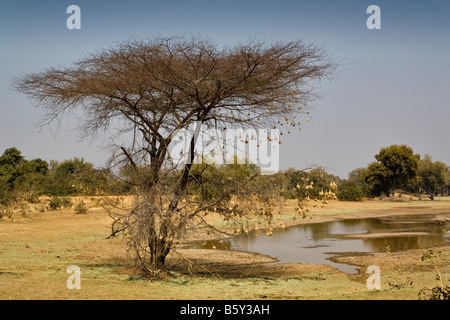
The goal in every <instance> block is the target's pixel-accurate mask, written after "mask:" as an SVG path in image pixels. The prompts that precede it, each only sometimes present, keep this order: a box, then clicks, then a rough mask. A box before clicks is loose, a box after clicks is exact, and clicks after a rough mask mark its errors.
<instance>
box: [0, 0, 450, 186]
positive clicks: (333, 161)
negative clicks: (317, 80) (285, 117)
mask: <svg viewBox="0 0 450 320" xmlns="http://www.w3.org/2000/svg"><path fill="white" fill-rule="evenodd" d="M72 4H75V5H78V6H79V7H80V8H81V15H82V16H81V27H82V28H81V30H68V29H67V28H66V19H67V18H68V16H69V15H68V14H67V13H66V8H67V7H68V6H69V5H72ZM371 4H375V5H378V6H379V7H380V8H381V28H382V29H381V30H369V29H367V27H366V20H367V18H368V17H369V14H367V13H366V9H367V7H368V6H369V5H371ZM184 33H188V34H191V33H193V34H199V35H202V36H206V37H209V38H211V39H213V40H215V41H217V42H220V43H223V44H233V43H235V42H239V41H242V40H246V39H248V38H264V39H269V40H270V39H275V40H297V39H303V40H305V41H307V42H308V41H314V42H316V43H317V44H319V45H322V46H323V47H324V48H325V49H326V50H328V51H329V52H330V53H331V54H332V55H333V56H335V57H336V58H338V59H340V60H342V61H343V62H344V63H346V64H345V65H344V66H343V67H342V68H341V71H342V72H341V74H340V75H339V77H338V78H337V80H336V81H334V82H331V83H328V82H326V83H324V84H323V87H322V97H323V98H322V99H321V100H320V101H318V102H317V104H316V106H315V109H314V110H313V111H312V117H311V121H310V122H309V123H308V124H307V125H305V126H304V130H303V131H302V132H298V133H296V134H295V135H291V136H289V137H286V138H285V139H284V142H283V144H282V145H281V167H282V169H286V168H288V167H296V168H303V167H305V166H307V165H308V164H317V165H322V166H326V167H328V168H329V170H330V172H332V173H334V174H336V175H339V176H341V177H343V178H345V177H346V176H347V173H348V172H349V171H351V170H352V169H355V168H358V167H365V166H367V164H368V163H369V162H371V161H373V159H374V158H373V156H374V155H375V154H376V153H377V152H378V151H379V149H380V148H381V147H384V146H388V145H391V144H407V145H409V146H411V147H412V148H413V149H414V151H415V152H417V153H420V154H422V155H423V154H425V153H430V154H431V155H432V156H433V157H434V159H435V160H440V161H443V162H446V163H447V164H449V165H450V147H449V144H450V125H449V124H450V123H449V119H450V102H449V101H450V99H449V98H450V59H449V57H450V1H443V0H428V1H384V0H383V1H381V0H380V1H378V0H371V1H365V0H353V1H350V0H344V1H336V0H334V1H331V0H330V1H329V0H315V1H310V0H308V1H300V0H296V1H283V0H282V1H280V0H278V1H256V0H252V1H245V0H241V1H234V0H233V1H224V0H222V1H215V0H209V1H187V0H185V1H143V0H140V1H138V0H129V1H120V2H119V1H84V0H71V1H61V0H59V1H56V0H55V1H47V0H40V1H37V0H34V1H30V0H27V1H24V0H15V1H6V0H0V97H1V100H0V152H3V150H4V149H6V148H8V147H11V146H15V147H17V148H19V149H20V150H21V151H22V152H23V154H24V155H25V156H26V157H27V158H29V159H32V158H38V157H39V158H42V159H44V160H50V159H55V160H64V159H70V158H73V157H84V158H85V159H86V160H87V161H91V162H94V163H95V164H96V165H99V166H100V165H102V164H103V162H104V161H105V160H106V158H107V153H106V152H104V151H103V150H102V145H103V144H104V143H105V141H103V140H102V139H99V140H96V141H95V142H93V143H88V142H82V141H79V139H78V138H77V131H76V130H75V123H74V122H73V121H71V120H68V121H66V122H64V123H62V126H61V130H60V131H59V132H55V133H54V135H52V132H51V131H50V130H49V129H48V128H43V129H42V130H41V131H36V126H35V124H34V123H36V122H37V121H38V118H39V115H40V111H39V110H38V109H36V108H34V107H33V105H32V103H31V102H30V101H29V100H28V99H27V98H26V97H25V96H23V95H19V94H17V93H15V92H13V91H12V90H11V88H10V85H9V81H10V78H11V76H14V75H20V74H22V73H24V72H36V71H39V70H42V69H44V68H46V67H49V66H55V65H67V64H70V63H71V62H73V61H75V60H78V59H79V58H80V57H82V55H83V53H86V52H92V51H95V50H96V49H98V48H100V47H102V46H111V45H112V44H113V42H114V41H120V40H124V39H127V38H128V37H130V36H137V37H149V36H153V35H172V34H184Z"/></svg>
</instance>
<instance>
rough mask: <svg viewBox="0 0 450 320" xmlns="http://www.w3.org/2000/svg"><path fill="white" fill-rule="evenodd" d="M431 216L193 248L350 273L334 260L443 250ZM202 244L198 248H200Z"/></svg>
mask: <svg viewBox="0 0 450 320" xmlns="http://www.w3.org/2000/svg"><path fill="white" fill-rule="evenodd" d="M435 219H436V217H435V216H434V215H429V214H427V215H398V216H388V217H378V218H363V219H347V220H340V221H332V222H320V223H311V224H301V225H298V226H293V227H289V228H286V229H281V228H280V229H274V230H273V234H272V236H271V237H268V236H266V235H265V231H264V230H263V231H259V236H258V237H255V236H254V233H255V232H251V233H250V234H249V235H246V234H240V235H236V236H234V237H232V238H230V239H226V240H223V241H222V242H219V241H207V242H206V243H203V242H196V243H194V244H193V245H192V247H193V248H212V246H215V247H216V248H217V249H222V250H238V251H246V252H256V253H260V254H264V255H268V256H271V257H274V258H276V259H277V262H276V263H314V264H326V265H331V266H333V267H335V268H337V269H339V270H341V271H343V272H346V273H349V274H355V273H358V269H359V267H358V266H354V265H349V264H344V263H337V262H335V261H333V260H332V258H333V257H336V256H342V255H345V254H349V253H351V254H357V253H367V252H378V251H383V250H389V251H391V252H392V251H401V250H408V249H420V248H427V247H431V246H436V245H445V244H446V243H449V241H450V231H449V230H450V222H449V221H448V220H443V221H440V223H437V222H436V221H438V220H435ZM202 243H203V244H202Z"/></svg>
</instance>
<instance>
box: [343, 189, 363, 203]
mask: <svg viewBox="0 0 450 320" xmlns="http://www.w3.org/2000/svg"><path fill="white" fill-rule="evenodd" d="M337 198H338V199H339V201H362V200H363V198H364V192H363V190H362V188H361V187H359V186H349V187H346V188H344V189H342V190H340V191H339V192H338V193H337Z"/></svg>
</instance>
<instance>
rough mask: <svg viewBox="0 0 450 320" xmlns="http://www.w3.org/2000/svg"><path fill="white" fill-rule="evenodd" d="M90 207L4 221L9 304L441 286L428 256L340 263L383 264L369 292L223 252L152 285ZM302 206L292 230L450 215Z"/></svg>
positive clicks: (406, 292) (202, 256) (1, 275)
mask: <svg viewBox="0 0 450 320" xmlns="http://www.w3.org/2000/svg"><path fill="white" fill-rule="evenodd" d="M84 200H85V202H86V203H87V204H88V205H89V206H91V209H90V211H89V212H88V214H86V215H78V214H75V212H74V211H73V210H68V211H55V212H51V211H47V212H39V211H38V210H35V209H34V208H33V207H30V208H29V209H28V211H27V213H26V217H23V216H22V215H21V214H16V215H14V216H13V217H12V219H2V220H1V221H0V243H1V247H0V299H417V294H418V292H419V290H420V289H422V288H423V287H429V288H430V287H433V286H436V285H437V282H436V280H435V271H434V269H433V267H432V266H431V265H430V264H429V263H427V262H422V261H421V260H420V257H421V255H422V250H412V251H407V252H402V253H389V252H383V253H375V254H370V255H361V256H353V257H345V258H344V257H341V258H339V259H341V260H345V261H346V262H347V263H353V264H357V265H360V266H362V268H361V269H362V270H365V267H367V266H369V265H372V264H375V265H378V266H379V267H380V268H381V272H382V274H381V275H382V278H381V279H382V289H381V290H368V289H367V288H366V284H365V281H366V279H367V277H368V275H366V274H365V273H361V274H359V275H347V274H344V273H342V272H340V271H338V270H336V269H334V268H332V267H330V266H324V265H312V264H267V263H266V262H270V261H272V260H271V259H270V258H269V257H264V256H261V255H256V254H249V253H241V252H229V251H220V250H188V249H180V253H182V254H183V256H185V257H186V258H188V259H189V260H190V261H195V262H196V263H195V264H194V265H191V266H189V267H188V264H187V262H186V261H185V260H181V259H180V258H179V257H178V255H176V254H173V255H171V257H170V259H169V261H170V265H171V266H172V267H173V268H172V272H171V273H172V277H167V278H165V279H161V280H150V279H147V278H145V277H144V276H143V275H142V274H141V273H139V272H138V271H136V270H135V269H134V268H133V266H132V265H131V264H130V262H129V260H128V259H127V254H126V251H125V239H123V238H114V239H110V240H107V239H106V238H107V236H108V235H109V231H110V222H111V220H110V218H109V217H108V215H107V214H106V212H105V211H104V210H102V209H100V208H96V207H95V204H96V201H95V199H91V198H86V199H84ZM126 200H127V201H128V200H129V199H126ZM75 202H76V201H75ZM294 205H295V203H294V202H290V203H289V205H288V208H286V210H285V212H284V213H283V215H281V216H280V219H282V220H284V221H286V222H287V223H288V224H294V223H310V222H317V221H326V220H334V219H341V218H344V217H346V218H350V217H361V216H374V215H387V214H392V213H394V212H396V213H398V214H406V213H427V212H430V213H446V212H447V213H448V212H450V201H435V202H431V201H412V202H405V203H399V202H389V201H365V202H361V203H347V202H331V203H330V205H329V206H327V207H326V208H315V209H314V210H313V211H312V214H313V217H314V218H313V219H312V220H310V219H305V220H301V219H300V220H295V221H294V220H292V216H293V213H294ZM211 219H217V217H212V218H211ZM219 222H220V221H219V220H217V223H219ZM440 251H442V256H441V262H440V268H441V272H442V274H443V275H444V277H445V278H446V279H449V278H450V277H449V271H450V267H449V265H450V264H449V263H448V261H449V257H450V251H449V248H448V247H443V248H440ZM70 265H77V266H79V267H80V268H81V290H69V289H67V287H66V280H67V278H68V276H69V275H68V274H67V273H66V269H67V267H68V266H70Z"/></svg>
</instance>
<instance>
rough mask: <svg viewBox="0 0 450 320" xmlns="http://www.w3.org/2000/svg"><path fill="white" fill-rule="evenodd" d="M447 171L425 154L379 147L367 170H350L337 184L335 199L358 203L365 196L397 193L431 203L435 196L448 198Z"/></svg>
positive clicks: (400, 147) (449, 176)
mask: <svg viewBox="0 0 450 320" xmlns="http://www.w3.org/2000/svg"><path fill="white" fill-rule="evenodd" d="M449 190H450V168H449V167H448V166H447V165H446V164H445V163H443V162H440V161H434V160H433V158H432V157H431V156H430V155H429V154H426V155H425V156H424V157H423V158H421V156H420V155H419V154H414V152H413V150H412V148H411V147H408V146H407V145H392V146H389V147H386V148H382V149H381V150H380V152H379V153H378V154H376V155H375V161H374V162H372V163H370V164H369V165H368V166H367V167H366V168H358V169H355V170H353V171H351V172H350V173H349V175H348V179H346V180H342V181H341V182H340V184H339V192H338V198H339V199H341V200H360V199H363V198H366V197H379V196H383V195H384V196H387V197H390V196H392V195H393V194H394V193H395V192H396V191H398V192H403V193H409V194H413V195H416V196H422V195H426V196H428V197H429V198H430V199H431V200H434V197H435V196H436V195H438V194H441V195H449Z"/></svg>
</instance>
